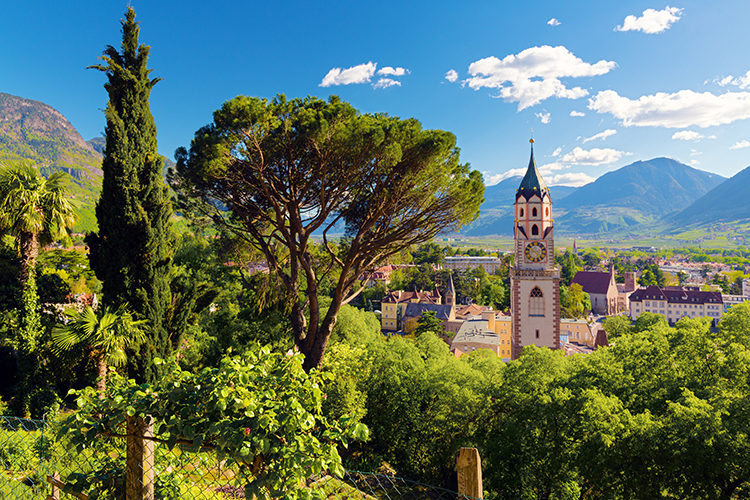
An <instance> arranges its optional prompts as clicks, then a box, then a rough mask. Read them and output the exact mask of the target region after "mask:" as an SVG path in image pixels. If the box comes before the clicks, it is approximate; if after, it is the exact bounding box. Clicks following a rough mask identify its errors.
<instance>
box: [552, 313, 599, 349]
mask: <svg viewBox="0 0 750 500" xmlns="http://www.w3.org/2000/svg"><path fill="white" fill-rule="evenodd" d="M594 340H596V334H595V332H594V331H593V330H592V328H591V325H589V323H588V321H586V320H585V319H583V318H578V319H569V318H562V319H561V320H560V341H561V342H568V343H571V344H584V345H587V346H589V347H591V348H593V347H594Z"/></svg>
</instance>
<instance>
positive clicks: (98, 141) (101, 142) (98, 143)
mask: <svg viewBox="0 0 750 500" xmlns="http://www.w3.org/2000/svg"><path fill="white" fill-rule="evenodd" d="M86 144H88V145H89V146H91V148H92V149H93V150H94V151H97V152H98V153H99V154H102V155H103V154H104V146H105V145H106V144H107V138H106V137H104V136H103V135H102V136H99V137H94V138H93V139H89V140H88V141H86Z"/></svg>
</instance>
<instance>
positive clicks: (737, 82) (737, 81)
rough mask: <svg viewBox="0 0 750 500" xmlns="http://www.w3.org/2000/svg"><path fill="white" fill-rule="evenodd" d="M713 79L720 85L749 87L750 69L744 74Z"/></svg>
mask: <svg viewBox="0 0 750 500" xmlns="http://www.w3.org/2000/svg"><path fill="white" fill-rule="evenodd" d="M714 81H715V82H716V83H718V84H719V85H720V86H721V87H726V86H727V85H734V86H736V87H739V88H741V89H743V90H744V89H746V88H748V87H750V71H748V72H747V73H745V74H744V75H742V76H740V77H737V78H735V77H733V76H732V75H729V76H726V77H724V78H717V79H716V80H714Z"/></svg>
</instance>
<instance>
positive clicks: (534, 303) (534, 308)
mask: <svg viewBox="0 0 750 500" xmlns="http://www.w3.org/2000/svg"><path fill="white" fill-rule="evenodd" d="M529 316H544V294H543V293H542V290H541V289H540V288H539V287H538V286H535V287H534V289H533V290H531V294H530V295H529Z"/></svg>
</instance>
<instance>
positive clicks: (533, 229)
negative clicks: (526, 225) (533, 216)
mask: <svg viewBox="0 0 750 500" xmlns="http://www.w3.org/2000/svg"><path fill="white" fill-rule="evenodd" d="M531 235H532V236H539V226H537V225H536V224H534V225H533V226H531Z"/></svg>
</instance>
